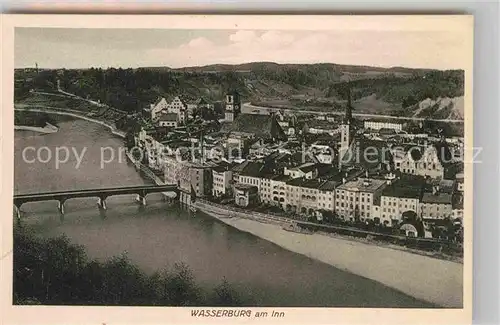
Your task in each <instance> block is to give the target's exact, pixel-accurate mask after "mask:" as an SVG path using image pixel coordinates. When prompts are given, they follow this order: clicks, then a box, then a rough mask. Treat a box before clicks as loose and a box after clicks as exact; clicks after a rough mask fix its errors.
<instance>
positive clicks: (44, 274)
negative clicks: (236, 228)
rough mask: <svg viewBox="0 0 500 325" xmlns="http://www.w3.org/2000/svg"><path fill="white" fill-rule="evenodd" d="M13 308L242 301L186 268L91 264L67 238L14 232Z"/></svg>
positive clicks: (121, 261)
mask: <svg viewBox="0 0 500 325" xmlns="http://www.w3.org/2000/svg"><path fill="white" fill-rule="evenodd" d="M13 299H14V304H43V305H121V306H127V305H129V306H132V305H134V306H135V305H137V306H155V305H157V306H208V305H217V306H237V305H238V304H239V303H240V300H239V298H238V296H237V294H236V292H235V291H234V290H233V289H232V287H231V286H230V284H229V283H228V282H227V281H226V280H225V279H223V281H222V283H221V284H220V285H219V286H217V287H216V288H215V289H214V290H212V291H209V292H206V291H205V290H203V289H201V288H200V287H199V286H198V285H197V284H196V282H195V278H194V276H193V274H192V272H191V270H190V269H189V267H188V266H187V265H186V264H183V263H177V264H175V265H174V267H173V268H172V269H170V270H163V271H161V272H157V273H155V274H153V275H147V274H145V273H143V272H142V271H141V270H140V269H139V268H138V267H137V266H136V265H134V264H132V263H131V262H130V260H129V259H128V258H127V256H126V255H121V256H116V257H113V258H111V259H110V260H108V261H106V262H104V263H102V262H98V261H95V260H89V259H88V257H87V256H86V254H85V250H84V248H83V247H82V246H78V245H74V244H71V243H70V241H69V239H68V238H67V237H64V236H61V237H57V238H50V239H42V238H38V237H35V236H34V235H33V234H31V233H30V232H29V231H28V230H26V229H24V228H22V227H20V226H18V227H15V229H14V297H13Z"/></svg>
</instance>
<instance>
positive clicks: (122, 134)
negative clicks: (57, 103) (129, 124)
mask: <svg viewBox="0 0 500 325" xmlns="http://www.w3.org/2000/svg"><path fill="white" fill-rule="evenodd" d="M14 110H15V111H20V112H37V113H47V114H55V115H64V116H71V117H76V118H80V119H82V120H86V121H89V122H93V123H97V124H99V125H102V126H104V127H106V128H108V129H109V130H110V131H111V133H113V134H114V135H116V136H119V137H120V138H125V132H123V131H119V130H117V129H116V127H115V126H113V125H110V124H108V123H106V122H103V121H100V120H96V119H94V118H91V117H88V116H85V115H82V114H81V113H80V112H79V111H75V110H71V109H63V108H56V107H51V108H49V107H47V108H43V109H42V108H24V107H20V106H19V105H17V107H16V105H14Z"/></svg>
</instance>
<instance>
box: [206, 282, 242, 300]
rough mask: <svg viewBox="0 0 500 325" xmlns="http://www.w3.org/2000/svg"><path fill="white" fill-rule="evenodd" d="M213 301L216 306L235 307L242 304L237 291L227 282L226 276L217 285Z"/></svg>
mask: <svg viewBox="0 0 500 325" xmlns="http://www.w3.org/2000/svg"><path fill="white" fill-rule="evenodd" d="M212 301H213V304H214V305H215V306H224V307H233V306H239V305H240V298H239V296H238V294H237V292H236V291H235V290H234V289H233V288H232V287H231V285H230V284H229V283H228V282H227V280H226V278H223V279H222V283H221V284H219V285H218V286H217V287H215V289H214V297H213V298H212Z"/></svg>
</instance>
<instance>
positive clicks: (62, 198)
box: [14, 184, 179, 219]
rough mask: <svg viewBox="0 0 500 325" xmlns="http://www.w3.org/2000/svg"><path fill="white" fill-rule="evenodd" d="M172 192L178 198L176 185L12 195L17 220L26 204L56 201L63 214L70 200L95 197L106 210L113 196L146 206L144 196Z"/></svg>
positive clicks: (98, 203)
mask: <svg viewBox="0 0 500 325" xmlns="http://www.w3.org/2000/svg"><path fill="white" fill-rule="evenodd" d="M159 192H167V193H168V192H173V193H175V196H176V197H178V196H179V190H178V187H177V185H176V184H166V185H141V186H128V187H123V186H122V187H112V188H97V189H86V190H71V191H59V192H45V193H30V194H19V195H14V206H15V207H16V214H17V218H18V219H19V218H21V206H22V205H23V204H24V203H27V202H39V201H58V208H59V212H61V213H62V214H64V202H66V201H67V200H68V199H72V198H82V197H97V198H98V201H97V205H98V206H99V208H101V209H106V198H108V197H110V196H114V195H125V194H136V195H137V198H136V199H137V201H138V202H139V203H141V204H142V205H146V196H147V195H148V194H149V193H159Z"/></svg>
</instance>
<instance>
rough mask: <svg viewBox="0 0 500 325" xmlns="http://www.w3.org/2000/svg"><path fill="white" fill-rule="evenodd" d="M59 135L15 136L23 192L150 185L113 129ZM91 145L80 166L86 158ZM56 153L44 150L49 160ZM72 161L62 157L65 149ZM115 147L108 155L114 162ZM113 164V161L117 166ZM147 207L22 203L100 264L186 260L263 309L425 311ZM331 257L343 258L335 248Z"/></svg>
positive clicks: (89, 127) (188, 217)
mask: <svg viewBox="0 0 500 325" xmlns="http://www.w3.org/2000/svg"><path fill="white" fill-rule="evenodd" d="M59 127H60V129H59V131H58V132H57V133H52V134H36V133H33V132H30V131H16V134H15V193H16V194H24V193H33V192H47V191H58V190H72V189H84V188H99V187H112V186H120V185H124V186H131V185H140V184H145V183H151V182H150V181H148V180H145V179H144V178H142V177H141V176H140V175H139V174H138V172H137V171H136V170H135V168H134V167H133V165H131V164H130V163H128V162H127V161H126V159H122V160H120V159H119V158H118V157H117V155H118V150H119V148H120V147H122V146H123V140H122V139H120V138H117V137H115V136H113V135H112V134H111V133H110V132H109V131H108V130H107V129H106V128H104V127H102V126H100V125H98V124H94V123H92V122H88V121H84V120H74V119H68V118H65V119H63V120H61V121H60V122H59ZM61 146H65V147H67V148H68V149H69V150H70V152H71V156H70V157H69V160H68V161H67V162H66V163H64V164H61V165H60V166H56V164H55V161H54V159H51V160H49V162H47V163H43V162H40V161H35V162H33V163H31V162H28V161H31V160H33V159H34V158H35V157H36V153H35V152H34V151H33V149H29V150H28V151H26V158H27V159H26V161H25V159H23V157H22V152H23V150H24V149H25V148H27V147H33V148H36V150H39V148H42V147H47V148H48V149H50V151H51V152H52V154H55V152H56V148H57V147H61ZM84 148H87V149H86V151H85V154H84V155H83V159H82V162H81V164H80V166H78V168H76V165H77V158H75V154H74V153H73V152H74V151H76V152H77V153H78V154H80V153H81V152H82V150H84ZM101 148H114V150H115V151H116V153H117V154H116V155H115V159H114V160H113V161H112V162H110V163H108V164H106V165H104V168H101V166H100V157H101ZM47 152H48V151H47V149H41V150H40V158H42V159H41V160H42V161H46V158H47ZM60 152H61V157H62V158H64V154H63V151H62V150H60ZM110 152H111V149H106V155H107V156H106V158H107V159H108V158H109V157H110V156H109V153H110ZM108 160H110V159H108ZM147 199H148V204H147V206H146V207H142V206H139V205H137V204H136V203H135V202H134V197H133V196H130V195H126V196H118V197H111V198H109V199H108V200H107V203H108V209H107V210H106V211H105V212H101V211H100V210H99V209H98V208H97V206H96V199H71V200H68V201H67V202H66V205H65V208H66V212H65V215H64V218H61V217H60V215H59V212H58V210H57V204H56V202H55V201H50V202H37V203H27V204H24V205H23V206H22V210H23V217H24V222H26V223H28V224H30V225H32V226H33V227H35V229H36V230H37V232H38V234H40V235H41V236H46V237H49V236H57V235H60V234H66V235H67V236H68V237H69V238H70V239H71V240H72V241H73V242H74V243H76V244H80V245H83V246H84V247H85V248H86V250H87V253H88V255H89V256H90V257H92V258H97V259H101V260H105V259H107V258H109V257H111V256H115V255H118V254H122V253H124V252H126V254H127V255H128V257H129V258H130V259H131V260H132V261H133V262H134V263H136V264H137V265H138V266H140V267H141V268H142V269H143V270H144V271H145V272H148V273H149V272H154V271H155V270H158V269H162V268H165V267H166V268H169V267H171V266H172V265H173V264H174V263H176V262H185V263H186V264H188V265H189V267H190V268H191V269H192V270H193V273H194V275H195V277H196V279H197V282H198V283H199V284H200V285H201V286H203V287H207V288H211V287H214V286H215V285H217V284H219V283H220V282H221V280H222V278H223V277H225V278H226V279H227V280H228V281H229V282H230V283H231V284H232V285H233V286H234V287H235V288H236V289H237V290H238V291H239V292H240V293H241V294H242V295H243V296H244V297H245V298H247V299H249V300H247V301H253V303H255V305H258V306H338V307H349V306H351V307H356V306H359V307H362V306H366V307H424V306H429V305H428V304H427V303H424V302H421V301H418V300H416V299H414V298H412V297H409V296H407V295H405V294H403V293H400V292H398V291H396V290H393V289H391V288H388V287H386V286H383V285H382V284H380V283H377V282H375V281H372V280H369V279H366V278H362V277H359V276H356V275H353V274H351V273H348V272H346V271H343V270H339V269H337V268H334V267H332V266H329V265H327V264H323V263H320V262H317V261H315V260H312V259H310V258H308V257H306V256H303V255H299V254H296V253H292V252H289V251H286V250H284V249H282V248H280V247H278V246H276V245H274V244H272V243H269V242H267V241H265V240H262V239H260V238H257V237H255V236H253V235H250V234H248V233H244V232H241V231H239V230H236V229H234V228H232V227H230V226H227V225H225V224H223V223H221V222H219V221H217V220H215V219H213V218H211V217H209V216H206V215H204V214H201V213H197V214H196V215H192V214H191V213H190V212H189V211H186V210H183V209H181V208H179V207H177V206H176V205H173V204H171V203H167V202H164V201H163V200H162V198H161V194H150V195H149V196H148V197H147ZM332 254H342V252H339V251H336V250H335V247H332Z"/></svg>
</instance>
